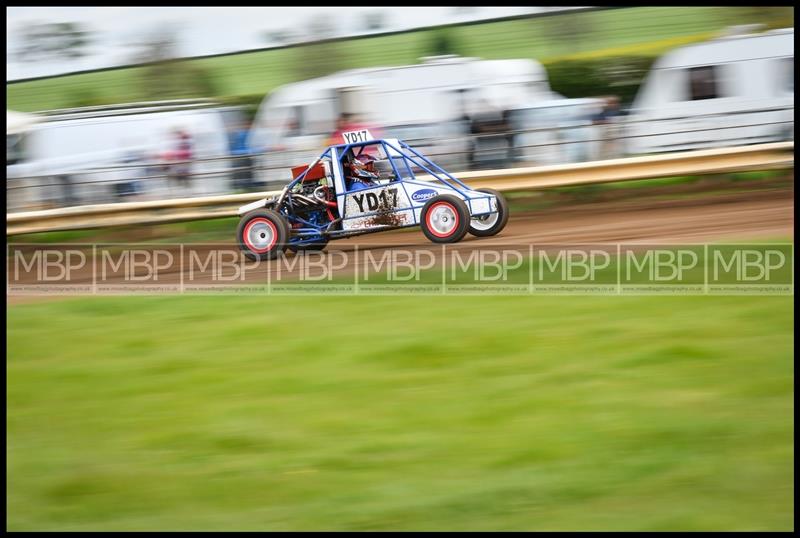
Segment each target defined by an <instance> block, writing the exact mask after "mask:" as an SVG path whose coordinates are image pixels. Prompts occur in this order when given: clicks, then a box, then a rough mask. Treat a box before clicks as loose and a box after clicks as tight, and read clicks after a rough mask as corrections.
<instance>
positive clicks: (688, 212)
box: [7, 185, 794, 303]
mask: <svg viewBox="0 0 800 538" xmlns="http://www.w3.org/2000/svg"><path fill="white" fill-rule="evenodd" d="M793 229H794V190H793V188H792V187H791V186H785V185H784V186H782V187H781V188H777V189H775V188H773V189H767V190H763V191H749V192H744V193H724V194H715V195H706V196H702V197H692V198H684V199H680V198H678V199H667V200H650V201H645V202H643V201H641V200H637V199H627V200H617V201H606V202H600V203H591V204H573V205H569V206H567V207H563V206H562V207H554V208H550V209H546V210H542V211H537V212H527V213H517V214H514V213H512V215H511V218H510V220H509V223H508V226H507V227H506V229H505V230H504V231H503V232H501V233H500V234H499V235H498V236H496V237H492V238H475V237H472V236H471V235H467V236H466V237H465V238H464V240H462V241H461V242H460V243H458V244H456V245H448V249H454V250H458V251H462V252H469V251H471V250H474V249H476V248H481V249H483V248H491V247H498V248H499V247H504V246H514V247H520V246H523V245H543V244H558V245H578V244H582V245H586V244H592V243H623V244H625V243H649V244H696V243H704V242H714V241H736V242H742V241H750V240H756V241H760V240H781V239H782V240H785V239H786V238H791V239H792V240H793V239H794V230H793ZM233 233H234V231H233V230H231V235H233ZM152 246H154V247H155V246H156V245H152ZM158 248H161V249H165V250H169V251H171V252H173V253H175V257H176V258H178V257H179V254H178V253H179V251H180V247H178V246H167V245H163V244H162V245H158ZM191 248H192V249H193V250H195V251H196V252H197V253H199V254H200V256H199V257H200V258H201V259H205V256H204V251H205V252H210V251H211V250H214V249H226V250H229V251H233V249H235V244H234V241H233V238H231V241H230V242H229V243H227V244H215V245H200V244H196V245H191ZM440 248H441V247H440V246H439V245H433V244H432V243H430V242H429V241H428V240H427V239H426V238H425V237H424V236H423V235H422V233H421V232H420V231H419V230H418V229H411V230H398V231H392V232H384V233H379V234H371V235H366V236H361V237H357V238H351V239H346V240H340V241H336V242H332V243H331V244H330V245H329V246H328V252H329V254H328V255H329V256H333V255H336V256H339V258H340V259H341V260H344V261H343V262H340V263H341V265H342V266H341V267H339V268H337V275H346V274H352V273H353V271H355V270H357V266H359V265H363V264H364V263H365V261H364V259H363V258H364V256H363V255H362V256H360V257H359V256H357V255H354V253H356V251H358V253H363V252H364V251H369V252H370V253H371V255H372V256H373V258H379V257H381V256H382V254H383V253H384V252H386V251H387V249H392V250H396V249H406V250H407V251H412V252H413V251H420V250H427V251H429V252H431V253H433V255H434V256H436V255H437V254H436V253H437V252H441V251H440V250H438V249H440ZM334 253H335V254H334ZM317 256H319V254H317ZM288 257H289V258H292V257H293V256H292V255H289V256H288ZM12 265H13V264H11V263H9V264H7V267H8V269H7V270H8V272H9V273H10V272H11V266H12ZM188 271H189V269H188V268H187V267H186V264H183V265H177V264H176V265H175V266H174V268H167V269H166V270H164V271H163V272H162V273H161V274H160V278H159V284H161V285H175V284H177V283H179V282H183V281H184V280H185V278H186V277H187V272H188ZM276 271H281V272H280V274H279V278H280V280H282V281H288V280H291V279H292V278H293V277H294V278H298V277H299V274H298V275H292V271H295V272H297V271H299V269H297V266H294V269H292V268H291V266H289V265H287V266H284V267H282V268H280V269H279V268H277V267H275V264H266V263H263V264H259V265H258V266H257V267H256V268H255V269H252V270H248V271H247V272H246V275H245V277H244V280H243V281H240V282H238V283H242V282H245V283H247V284H251V283H252V284H257V283H265V282H266V281H267V279H268V278H273V277H274V275H275V274H276ZM270 272H271V273H272V275H270V276H268V274H267V273H270ZM192 277H193V279H194V281H195V282H200V283H202V282H203V281H204V280H205V279H204V277H203V276H202V275H200V276H199V278H198V274H197V272H195V273H194V274H193V275H192ZM25 280H26V279H25V278H22V279H17V280H16V281H15V282H25ZM211 280H212V279H211V278H209V279H208V281H209V282H210V281H211ZM115 281H118V282H123V281H124V276H123V275H122V274H121V273H120V275H119V276H118V277H117V276H115V275H114V274H112V273H109V276H108V277H107V279H106V282H107V283H114V282H115ZM70 282H71V283H73V284H75V283H88V284H91V282H92V269H91V267H86V268H85V269H84V270H83V271H82V272H81V271H78V272H77V273H76V274H74V275H72V277H71V279H70ZM273 282H274V280H273ZM7 294H8V299H9V301H10V302H12V303H14V302H20V301H24V300H25V297H23V296H20V295H19V294H18V292H16V291H15V292H14V293H13V294H10V293H8V288H7Z"/></svg>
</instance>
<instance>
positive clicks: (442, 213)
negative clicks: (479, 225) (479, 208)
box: [420, 194, 469, 243]
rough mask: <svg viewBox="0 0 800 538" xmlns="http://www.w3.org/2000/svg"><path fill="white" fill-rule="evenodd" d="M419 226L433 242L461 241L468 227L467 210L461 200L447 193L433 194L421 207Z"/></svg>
mask: <svg viewBox="0 0 800 538" xmlns="http://www.w3.org/2000/svg"><path fill="white" fill-rule="evenodd" d="M420 217H421V222H420V227H421V228H422V233H424V234H425V237H427V238H428V239H430V240H431V241H432V242H434V243H456V242H458V241H461V239H463V238H464V236H465V235H466V234H467V230H468V229H469V210H468V209H467V204H465V203H464V201H463V200H461V199H459V198H456V197H455V196H452V195H449V194H442V195H439V196H434V197H433V198H431V199H430V200H428V201H427V202H426V203H425V205H424V206H423V207H422V213H421V214H420Z"/></svg>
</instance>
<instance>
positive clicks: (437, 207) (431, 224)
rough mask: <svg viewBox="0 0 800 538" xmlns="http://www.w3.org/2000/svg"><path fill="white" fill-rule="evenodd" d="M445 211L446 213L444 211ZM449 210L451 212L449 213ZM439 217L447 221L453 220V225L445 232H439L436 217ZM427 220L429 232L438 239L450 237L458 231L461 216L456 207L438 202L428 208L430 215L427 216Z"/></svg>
mask: <svg viewBox="0 0 800 538" xmlns="http://www.w3.org/2000/svg"><path fill="white" fill-rule="evenodd" d="M443 210H444V211H443ZM447 210H449V211H447ZM437 215H439V216H440V217H445V220H448V219H450V218H452V222H453V225H452V227H451V228H448V229H446V230H444V231H442V230H437V224H438V223H437V222H436V221H434V217H435V216H437ZM425 220H426V221H427V224H428V231H429V232H431V233H432V234H433V235H435V236H436V237H442V238H444V237H450V236H451V235H453V234H454V233H455V231H456V230H457V229H458V223H459V216H458V211H457V210H456V208H455V206H454V205H453V204H451V203H449V202H436V203H435V204H433V205H431V206H430V207H429V208H428V213H427V214H426V215H425Z"/></svg>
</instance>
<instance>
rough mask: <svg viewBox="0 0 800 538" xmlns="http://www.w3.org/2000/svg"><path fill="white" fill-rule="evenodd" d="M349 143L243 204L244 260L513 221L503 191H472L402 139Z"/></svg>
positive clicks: (492, 230) (444, 235) (492, 229)
mask: <svg viewBox="0 0 800 538" xmlns="http://www.w3.org/2000/svg"><path fill="white" fill-rule="evenodd" d="M344 140H345V141H346V143H344V144H338V145H333V146H330V147H328V148H327V149H326V150H325V151H324V152H323V153H322V154H321V155H320V156H319V157H317V158H316V159H315V160H314V161H313V162H312V163H311V164H310V165H308V166H298V167H295V168H292V177H293V179H292V181H290V182H289V184H288V185H286V187H284V188H283V190H282V191H281V192H280V194H279V195H278V196H275V197H272V198H263V199H261V200H258V201H256V202H253V203H251V204H247V205H244V206H242V207H240V208H239V216H240V217H241V221H240V222H239V226H238V229H237V232H236V235H237V239H238V243H239V247H240V248H241V249H242V251H243V252H244V253H245V255H246V256H247V257H249V258H251V259H258V260H267V259H273V258H275V257H277V256H278V255H279V254H280V253H281V252H283V251H284V250H286V249H287V248H288V249H289V250H291V251H294V252H298V251H304V250H322V249H324V248H325V245H327V244H328V241H330V240H332V239H340V238H344V237H352V236H356V235H361V234H366V233H372V232H379V231H384V230H392V229H395V228H405V227H409V226H419V227H420V228H422V233H424V234H425V236H426V237H427V238H428V239H429V240H431V241H432V242H434V243H455V242H457V241H460V240H461V239H463V238H464V236H465V235H466V234H467V233H470V234H472V235H475V236H478V237H487V236H492V235H495V234H497V233H499V232H500V231H501V230H502V229H503V228H504V227H505V225H506V223H507V222H508V204H507V203H506V201H505V199H504V198H503V196H502V195H501V194H500V193H499V192H497V191H494V190H491V189H478V190H472V189H470V188H469V187H467V186H466V185H465V184H464V183H462V182H461V181H459V180H458V179H456V178H455V177H453V176H452V175H451V174H449V173H448V172H446V171H445V170H444V169H442V168H441V167H439V166H438V165H436V164H434V163H433V162H432V161H431V160H429V159H428V158H426V157H425V156H423V155H422V154H421V153H420V152H418V151H416V150H415V149H413V148H412V147H410V146H409V145H408V144H406V143H405V142H403V141H401V140H398V139H377V140H375V139H372V137H371V135H370V134H369V132H368V131H366V130H362V131H354V132H349V133H345V135H344ZM415 172H417V173H419V172H423V173H424V174H426V176H423V177H417V176H416V175H415Z"/></svg>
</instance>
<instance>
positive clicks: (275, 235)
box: [236, 209, 289, 261]
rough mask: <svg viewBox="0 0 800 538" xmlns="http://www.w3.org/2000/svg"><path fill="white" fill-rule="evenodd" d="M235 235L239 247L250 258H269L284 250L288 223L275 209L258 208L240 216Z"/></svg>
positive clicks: (287, 236)
mask: <svg viewBox="0 0 800 538" xmlns="http://www.w3.org/2000/svg"><path fill="white" fill-rule="evenodd" d="M236 237H237V239H238V242H239V248H240V249H241V250H242V251H243V252H244V254H245V256H247V257H248V258H250V259H251V260H262V261H263V260H271V259H274V258H277V257H278V255H279V254H280V253H281V252H283V251H284V250H286V243H287V241H288V239H289V223H288V222H287V221H286V219H285V218H284V217H283V215H281V214H280V213H278V212H277V211H273V210H271V209H258V210H256V211H251V212H250V213H247V214H246V215H244V216H243V217H242V220H241V221H239V227H238V229H237V230H236Z"/></svg>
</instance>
